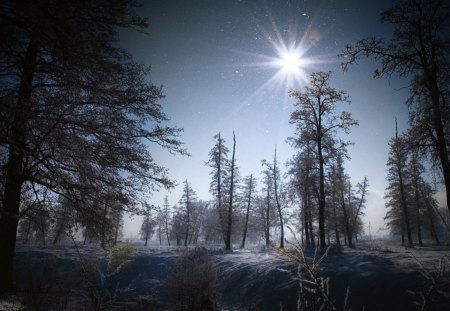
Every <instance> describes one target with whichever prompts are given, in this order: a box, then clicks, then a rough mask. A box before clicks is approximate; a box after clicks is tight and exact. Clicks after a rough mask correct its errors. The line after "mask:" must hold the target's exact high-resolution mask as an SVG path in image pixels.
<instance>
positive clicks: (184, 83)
mask: <svg viewBox="0 0 450 311" xmlns="http://www.w3.org/2000/svg"><path fill="white" fill-rule="evenodd" d="M392 3H393V1H385V0H384V1H363V0H360V1H358V0H342V1H338V0H334V1H333V0H321V1H320V0H319V1H317V0H316V1H313V0H297V1H269V0H266V1H256V0H254V1H250V0H249V1H246V0H241V1H239V0H227V1H223V0H195V1H194V0H193V1H187V0H152V1H145V2H144V4H143V5H142V7H140V8H139V10H138V12H139V14H140V15H141V16H143V17H147V18H148V21H149V29H148V33H147V34H141V33H137V32H135V31H129V30H127V31H123V32H122V33H121V37H120V45H122V46H123V47H125V48H126V49H127V50H128V51H129V52H130V53H131V54H132V55H133V56H134V58H135V59H136V60H137V61H139V62H142V63H144V64H146V65H149V66H151V73H150V75H149V77H148V79H149V81H150V82H152V83H154V84H156V85H162V86H163V90H164V93H165V98H164V99H163V100H161V101H160V104H161V105H162V107H163V110H164V112H165V113H166V114H167V116H168V117H169V118H170V119H171V120H170V122H169V125H172V126H177V127H181V128H183V129H184V133H183V135H182V137H181V140H182V141H183V142H184V143H185V145H184V147H185V148H186V149H187V150H188V152H189V153H190V154H191V156H190V157H186V156H179V155H178V156H173V155H170V154H169V153H168V152H167V151H165V150H162V149H161V148H158V147H157V146H153V145H151V146H150V149H151V151H152V154H153V156H154V158H155V160H156V161H157V162H158V163H159V164H161V165H163V166H165V167H166V168H168V169H169V176H170V177H171V178H172V179H174V180H176V181H177V183H178V186H177V187H176V188H175V189H172V190H171V191H170V192H168V191H166V190H161V191H159V192H156V193H154V194H152V199H151V200H152V202H149V203H150V204H154V205H161V204H162V202H163V198H164V196H166V195H168V196H169V203H170V204H171V205H175V204H177V203H178V201H179V199H180V197H181V188H182V182H183V180H185V179H188V181H189V182H190V183H191V184H192V187H193V189H194V190H195V191H196V193H197V196H198V198H199V199H202V200H209V199H211V198H212V196H211V194H210V193H209V183H210V176H209V173H210V168H208V167H207V166H205V161H207V160H208V152H209V150H210V149H211V148H212V147H213V145H214V139H213V136H214V135H215V134H217V133H218V132H221V135H222V137H224V138H225V140H226V141H227V145H228V147H229V149H231V147H232V135H233V131H234V132H235V133H236V158H237V165H238V166H239V170H240V173H241V176H246V175H250V174H255V175H256V176H258V175H259V174H260V172H261V170H262V167H261V160H263V159H268V160H270V159H272V158H273V152H274V148H275V145H276V146H277V157H278V159H279V161H280V163H285V162H286V161H287V160H289V159H290V158H291V157H292V156H293V155H294V154H295V153H296V152H297V151H296V150H295V149H294V148H293V147H292V146H290V145H289V144H288V143H287V142H286V139H287V138H288V137H291V136H294V134H295V133H294V126H293V125H291V124H289V117H290V114H291V112H292V111H293V110H294V103H295V100H294V98H291V97H289V95H288V91H289V89H299V90H301V89H302V88H303V87H304V86H305V85H306V83H307V80H308V76H309V75H310V74H311V73H312V72H317V71H332V72H333V76H332V78H331V81H330V84H331V86H332V87H334V88H336V89H338V90H345V91H346V92H347V93H348V95H349V96H350V100H351V104H350V105H346V104H342V105H340V106H342V108H339V109H343V110H346V111H349V112H351V113H352V114H353V117H354V118H356V119H357V120H358V121H359V126H358V127H356V128H353V130H352V132H351V134H350V135H348V136H346V137H343V138H344V139H348V140H350V141H352V142H354V143H355V144H354V146H351V147H349V149H348V151H349V155H350V157H351V159H350V160H348V161H347V162H346V163H345V166H346V170H347V172H348V174H349V175H350V177H351V180H352V183H353V184H356V183H357V182H358V181H362V180H363V178H364V176H367V177H368V179H369V183H370V188H369V193H368V197H367V204H366V209H365V213H366V215H365V216H364V218H363V220H364V222H365V227H366V232H367V233H368V228H369V222H370V226H371V233H372V234H374V233H376V232H377V231H379V229H380V228H383V227H384V221H383V217H384V215H385V213H386V209H385V207H384V200H383V195H384V189H385V188H386V181H385V177H386V161H387V157H388V145H387V143H388V140H389V139H390V138H391V137H392V136H393V135H394V134H395V117H397V119H398V120H399V130H400V131H404V130H406V128H407V119H408V110H407V106H406V105H405V104H404V102H405V100H406V98H407V95H408V94H407V89H406V86H407V81H402V80H399V79H397V78H396V77H392V78H391V79H387V78H385V79H374V78H373V71H374V69H375V68H377V63H375V62H373V61H371V60H367V61H361V62H359V64H358V65H354V66H351V67H350V69H349V71H348V72H345V73H344V72H343V71H342V69H341V61H342V59H339V58H338V57H337V54H338V53H339V52H340V51H341V49H342V48H343V47H344V46H345V44H347V43H354V42H355V41H356V40H358V39H362V38H364V37H369V36H381V37H384V38H389V37H390V35H391V33H392V29H391V28H390V27H391V26H390V25H385V24H381V23H380V22H379V13H380V12H381V11H382V10H383V9H385V8H389V7H390V6H392ZM286 64H287V65H286ZM289 64H290V65H289ZM285 65H286V66H285ZM284 171H286V169H285V167H282V173H283V172H284ZM140 223H141V218H139V217H134V218H133V219H132V220H127V221H126V224H125V236H126V237H133V236H136V235H137V233H138V230H139V227H140Z"/></svg>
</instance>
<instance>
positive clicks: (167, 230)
mask: <svg viewBox="0 0 450 311" xmlns="http://www.w3.org/2000/svg"><path fill="white" fill-rule="evenodd" d="M167 212H168V211H167V209H166V215H165V219H164V220H165V224H166V226H165V227H166V238H167V245H169V246H170V238H169V224H168V221H167V218H168V217H169V215H168V213H167Z"/></svg>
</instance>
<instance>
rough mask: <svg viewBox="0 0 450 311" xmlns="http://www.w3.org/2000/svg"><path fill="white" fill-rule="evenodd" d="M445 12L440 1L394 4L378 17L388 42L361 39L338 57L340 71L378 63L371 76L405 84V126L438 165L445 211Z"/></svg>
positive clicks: (448, 176) (448, 132)
mask: <svg viewBox="0 0 450 311" xmlns="http://www.w3.org/2000/svg"><path fill="white" fill-rule="evenodd" d="M449 15H450V6H449V5H448V3H447V1H442V0H399V1H397V2H396V4H395V5H394V6H392V7H391V8H390V9H387V10H385V11H383V12H382V13H381V22H383V23H390V24H392V25H393V26H394V31H393V36H392V38H391V39H390V40H385V39H383V38H375V37H370V38H365V39H361V40H359V41H357V42H356V43H355V44H353V45H347V46H346V47H345V49H344V50H343V51H342V52H341V53H340V56H341V57H343V58H344V62H343V64H342V65H343V68H344V70H347V69H348V66H349V65H350V64H354V63H356V62H357V61H358V60H360V59H362V58H372V59H375V60H377V61H379V62H380V64H381V66H380V68H378V69H376V70H375V72H374V76H375V77H377V78H379V77H386V76H387V77H390V76H392V75H394V74H397V75H399V76H400V77H406V78H409V80H410V97H409V99H408V101H407V102H408V104H409V108H410V125H411V130H410V131H411V133H412V134H413V135H412V136H413V138H414V144H415V145H417V146H420V147H421V148H422V149H424V150H426V151H429V152H430V153H431V155H432V159H434V160H436V162H437V163H439V164H440V168H441V172H442V176H443V180H444V184H445V188H446V192H447V194H446V195H447V208H448V209H449V211H450V205H449V204H450V159H449V152H448V150H449V141H450V119H449V117H450V110H449V95H450V92H449V91H450V89H449V83H448V81H449V77H450V63H449V61H450V59H449V55H450V36H449V31H450V18H449Z"/></svg>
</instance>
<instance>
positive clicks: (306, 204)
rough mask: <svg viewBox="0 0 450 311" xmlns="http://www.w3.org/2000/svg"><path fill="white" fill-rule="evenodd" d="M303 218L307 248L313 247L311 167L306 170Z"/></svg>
mask: <svg viewBox="0 0 450 311" xmlns="http://www.w3.org/2000/svg"><path fill="white" fill-rule="evenodd" d="M303 197H304V199H303V219H304V227H305V240H306V248H310V247H311V245H312V244H311V238H312V237H311V235H310V227H309V217H308V215H309V169H307V170H306V176H305V185H304V195H303Z"/></svg>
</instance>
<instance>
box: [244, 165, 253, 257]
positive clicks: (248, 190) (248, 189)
mask: <svg viewBox="0 0 450 311" xmlns="http://www.w3.org/2000/svg"><path fill="white" fill-rule="evenodd" d="M243 185H244V187H243V189H242V193H243V196H244V197H245V198H246V210H245V222H244V231H243V233H242V242H241V248H244V247H245V239H246V238H247V231H248V218H249V216H250V207H251V204H252V195H253V193H254V191H255V188H256V180H255V179H254V178H253V174H251V175H250V176H247V177H245V178H244V180H243Z"/></svg>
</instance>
